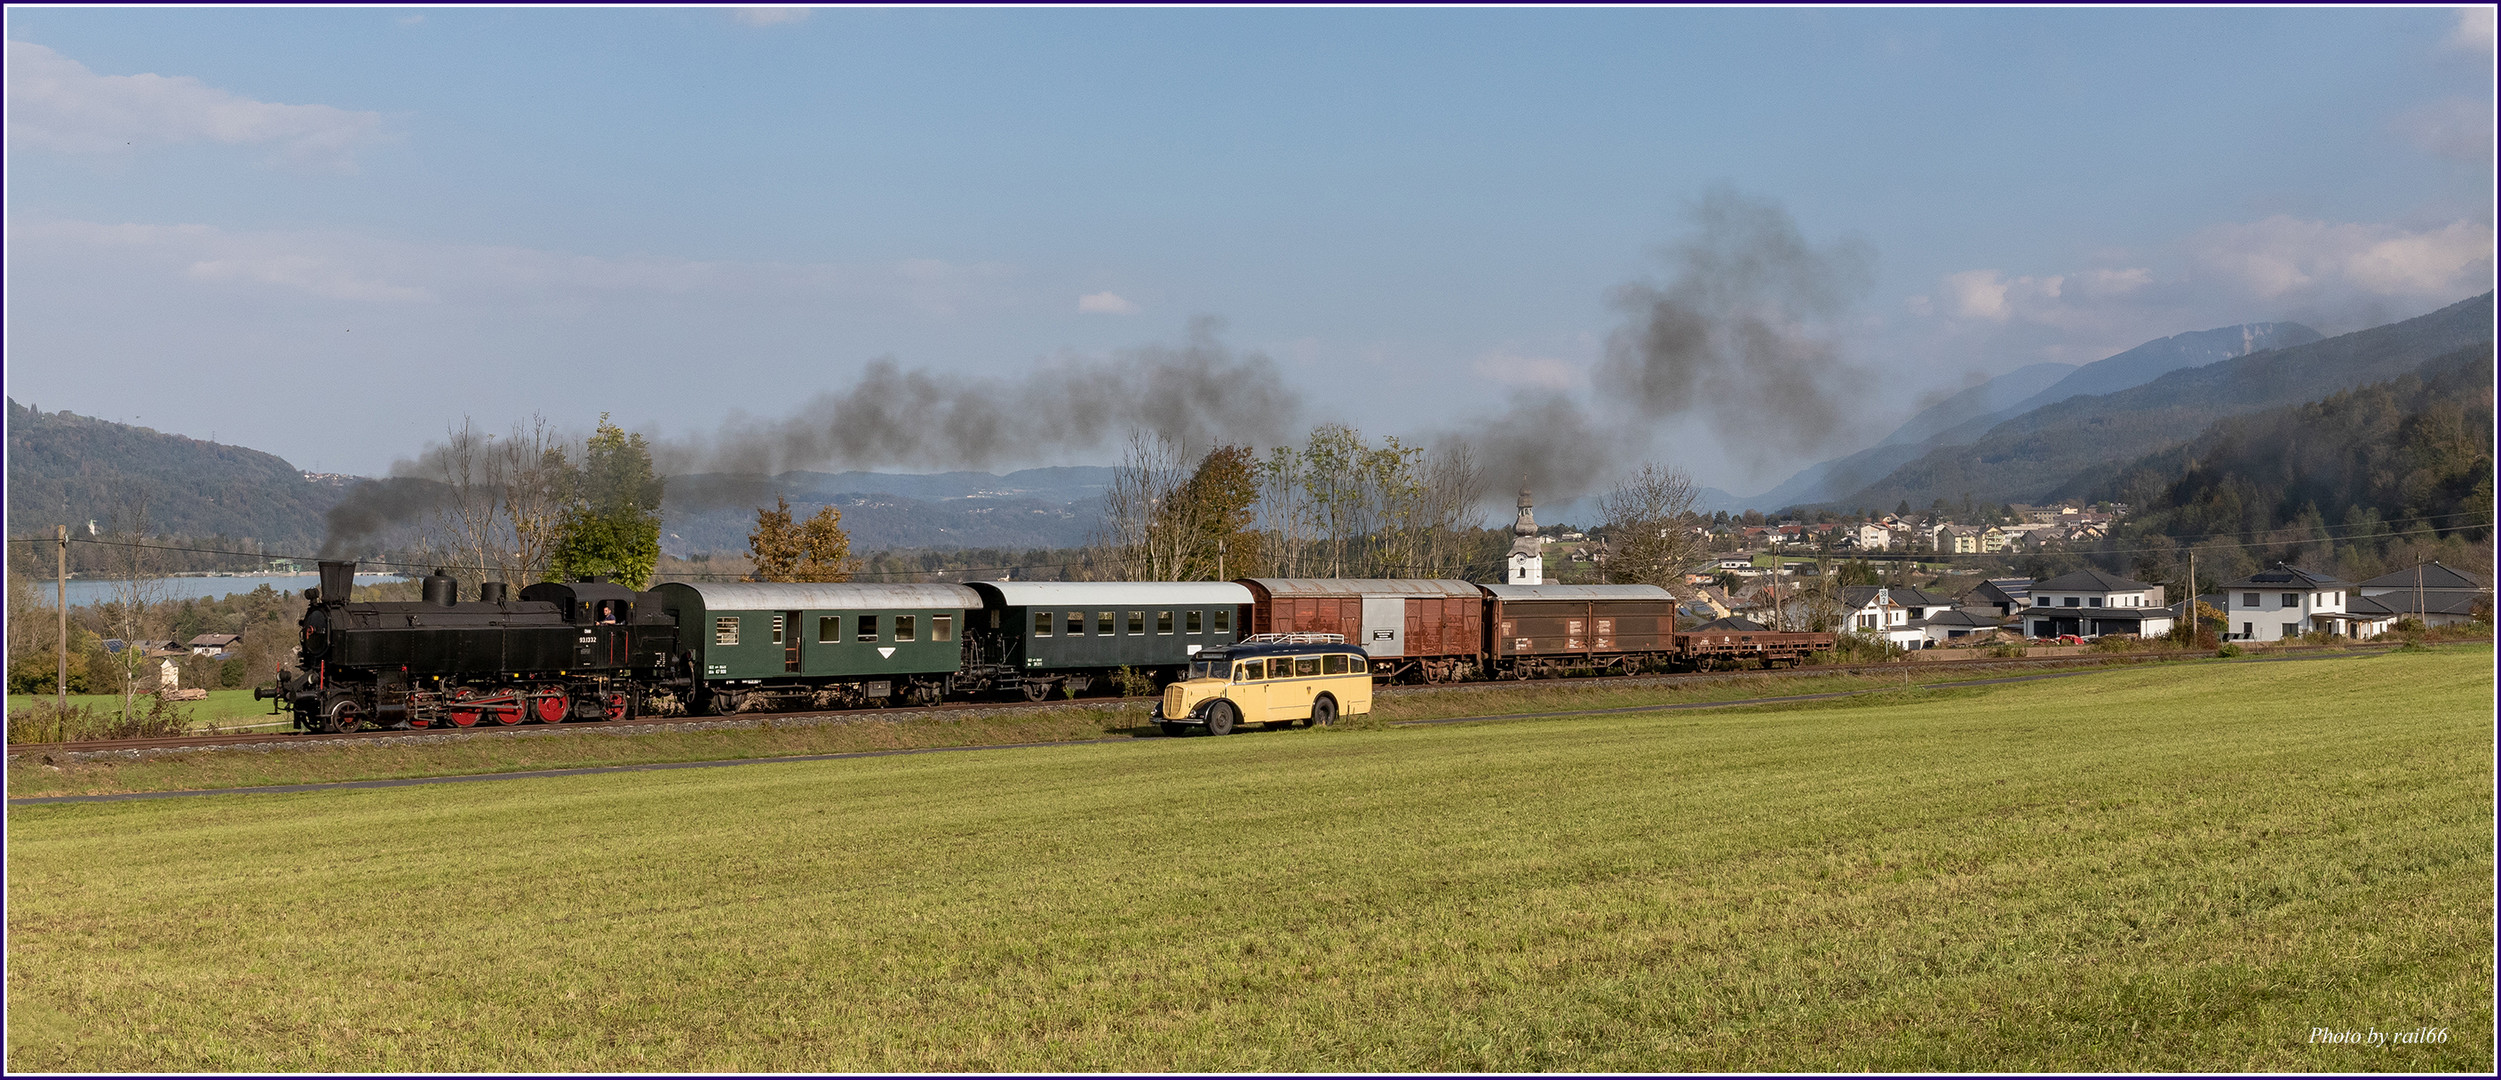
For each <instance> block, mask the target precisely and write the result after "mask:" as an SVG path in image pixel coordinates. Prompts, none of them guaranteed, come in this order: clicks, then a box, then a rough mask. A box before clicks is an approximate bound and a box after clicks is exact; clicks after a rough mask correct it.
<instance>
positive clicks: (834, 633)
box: [816, 615, 842, 645]
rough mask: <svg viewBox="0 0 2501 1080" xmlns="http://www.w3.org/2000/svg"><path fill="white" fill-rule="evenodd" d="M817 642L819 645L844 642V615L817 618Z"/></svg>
mask: <svg viewBox="0 0 2501 1080" xmlns="http://www.w3.org/2000/svg"><path fill="white" fill-rule="evenodd" d="M816 643H817V644H819V645H840V644H842V616H840V615H826V616H822V617H819V618H818V619H817V620H816Z"/></svg>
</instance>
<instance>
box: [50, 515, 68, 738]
mask: <svg viewBox="0 0 2501 1080" xmlns="http://www.w3.org/2000/svg"><path fill="white" fill-rule="evenodd" d="M53 530H54V532H53V534H52V535H53V540H54V541H55V542H56V543H58V544H59V545H60V550H59V551H57V552H55V554H56V555H57V556H58V560H57V562H56V563H55V565H54V568H53V577H52V604H53V607H54V609H55V611H54V613H55V614H57V615H59V616H60V618H61V654H60V660H61V670H60V672H59V674H60V679H59V681H57V682H55V683H53V684H52V690H53V693H54V694H55V695H56V696H55V697H54V699H53V700H54V704H56V705H58V706H59V707H60V713H59V715H60V716H61V717H63V719H62V721H61V722H62V723H64V724H66V723H68V722H69V721H68V719H67V717H68V716H69V526H67V525H55V526H53Z"/></svg>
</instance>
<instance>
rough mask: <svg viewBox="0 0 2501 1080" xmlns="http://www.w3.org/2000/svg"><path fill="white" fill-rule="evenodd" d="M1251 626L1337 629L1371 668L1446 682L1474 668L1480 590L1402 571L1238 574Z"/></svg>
mask: <svg viewBox="0 0 2501 1080" xmlns="http://www.w3.org/2000/svg"><path fill="white" fill-rule="evenodd" d="M1240 582H1241V584H1242V585H1244V586H1247V587H1248V588H1249V589H1250V591H1251V597H1252V603H1251V624H1250V631H1251V633H1254V634H1292V633H1308V634H1343V635H1345V637H1346V642H1347V644H1350V645H1359V646H1362V647H1363V651H1364V654H1365V655H1367V656H1370V657H1371V658H1372V673H1373V674H1374V675H1375V676H1379V677H1384V678H1390V679H1406V680H1410V681H1422V682H1448V681H1451V680H1454V679H1463V678H1467V677H1469V676H1471V675H1474V674H1476V673H1477V672H1478V663H1479V656H1478V654H1479V652H1480V651H1481V650H1482V649H1483V648H1484V637H1485V630H1484V621H1485V596H1484V594H1483V593H1481V592H1478V591H1477V587H1476V586H1474V585H1471V584H1469V583H1467V582H1464V581H1435V580H1426V579H1408V578H1369V579H1363V578H1359V579H1352V580H1341V579H1336V578H1242V579H1240Z"/></svg>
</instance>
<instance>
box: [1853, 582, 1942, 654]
mask: <svg viewBox="0 0 2501 1080" xmlns="http://www.w3.org/2000/svg"><path fill="white" fill-rule="evenodd" d="M1949 607H1951V605H1950V604H1948V603H1946V601H1945V600H1944V599H1942V598H1940V597H1932V596H1929V595H1928V594H1926V593H1923V592H1921V591H1919V590H1917V589H1912V588H1907V587H1906V588H1900V589H1895V588H1891V587H1889V586H1884V585H1853V586H1850V587H1849V588H1846V589H1843V590H1841V629H1843V630H1846V631H1850V632H1852V633H1859V634H1867V635H1870V636H1874V637H1880V638H1883V639H1884V640H1886V641H1889V642H1891V643H1893V644H1895V645H1899V646H1901V647H1903V648H1905V649H1924V648H1926V647H1927V646H1928V628H1927V623H1926V621H1925V620H1926V619H1927V616H1928V615H1929V613H1931V612H1932V611H1944V610H1946V609H1947V608H1949ZM1913 612H1916V613H1917V614H1913ZM1914 623H1916V625H1914Z"/></svg>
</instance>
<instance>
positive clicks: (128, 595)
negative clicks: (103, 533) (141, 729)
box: [104, 492, 165, 725]
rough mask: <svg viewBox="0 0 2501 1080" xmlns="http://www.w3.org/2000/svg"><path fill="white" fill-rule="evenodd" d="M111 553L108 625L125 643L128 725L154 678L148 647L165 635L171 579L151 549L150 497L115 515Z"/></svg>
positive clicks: (134, 498)
mask: <svg viewBox="0 0 2501 1080" xmlns="http://www.w3.org/2000/svg"><path fill="white" fill-rule="evenodd" d="M109 520H110V527H109V528H108V529H107V539H108V540H110V541H111V543H110V545H109V546H107V548H106V550H107V551H108V552H111V553H112V554H111V555H110V556H109V558H110V559H111V561H112V573H113V576H114V580H113V591H112V599H111V600H110V601H108V602H107V603H106V604H105V611H104V620H105V625H106V626H107V627H108V628H110V629H111V630H112V631H113V633H114V634H115V635H116V636H118V637H120V638H121V641H122V650H121V652H119V653H117V654H115V656H114V659H115V660H116V661H117V663H116V664H115V665H114V667H115V670H116V674H118V675H119V676H120V679H121V684H122V686H121V690H122V722H123V723H124V724H125V725H127V724H129V723H130V722H131V719H132V716H133V714H135V713H136V712H137V705H138V700H139V693H140V686H141V684H143V683H145V682H146V681H147V679H148V676H149V673H150V672H149V664H148V645H149V644H150V639H151V638H152V637H154V636H155V635H156V634H157V633H158V632H159V630H160V627H159V625H158V624H159V619H158V608H159V607H160V606H161V605H163V604H164V602H165V580H164V578H165V573H164V566H163V562H162V560H161V559H159V558H158V556H159V554H160V553H159V552H158V551H156V550H155V549H153V548H152V547H150V546H149V538H148V499H147V495H146V493H144V492H139V493H133V494H132V495H130V496H128V497H127V499H126V501H125V502H124V503H123V504H122V506H121V507H120V508H119V509H117V510H115V511H113V512H112V514H110V515H109Z"/></svg>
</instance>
